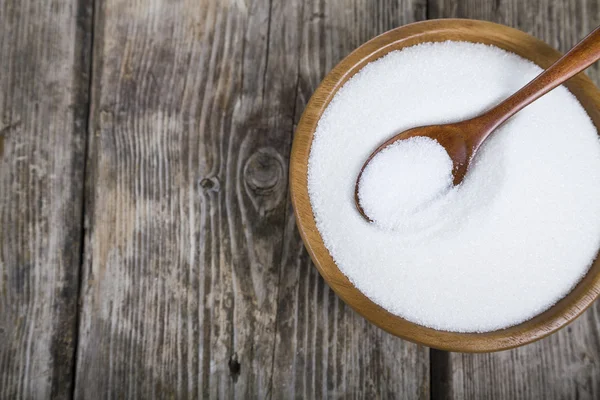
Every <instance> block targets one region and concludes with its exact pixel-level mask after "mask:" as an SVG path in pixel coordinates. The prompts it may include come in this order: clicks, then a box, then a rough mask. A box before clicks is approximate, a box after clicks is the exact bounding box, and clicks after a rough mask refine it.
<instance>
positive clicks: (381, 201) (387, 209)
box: [358, 137, 452, 229]
mask: <svg viewBox="0 0 600 400" xmlns="http://www.w3.org/2000/svg"><path fill="white" fill-rule="evenodd" d="M451 187H452V160H451V159H450V156H448V153H447V152H446V150H445V149H444V148H443V147H442V146H440V144H439V143H438V142H436V141H435V140H433V139H430V138H426V137H414V138H410V139H408V140H399V141H397V142H395V143H393V144H392V145H390V146H388V147H386V148H385V149H383V150H382V151H381V152H379V153H378V154H377V155H376V156H375V157H374V158H373V159H372V160H371V161H370V162H369V164H368V165H367V167H366V168H365V170H364V171H363V174H362V176H361V180H360V184H359V191H358V195H359V199H360V205H361V206H362V208H363V210H364V212H365V214H366V215H368V216H369V218H371V220H372V221H373V222H374V223H376V224H378V225H379V226H381V227H382V228H387V229H399V228H401V227H402V226H403V221H405V220H406V218H407V216H409V215H410V214H414V213H415V212H416V211H417V210H419V209H424V208H426V207H428V206H429V205H430V204H431V203H432V202H433V201H435V200H436V199H437V198H438V197H440V196H442V195H444V194H445V193H446V192H448V190H449V189H450V188H451ZM407 214H408V215H407Z"/></svg>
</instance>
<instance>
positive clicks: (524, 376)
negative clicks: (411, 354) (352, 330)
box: [429, 0, 600, 399]
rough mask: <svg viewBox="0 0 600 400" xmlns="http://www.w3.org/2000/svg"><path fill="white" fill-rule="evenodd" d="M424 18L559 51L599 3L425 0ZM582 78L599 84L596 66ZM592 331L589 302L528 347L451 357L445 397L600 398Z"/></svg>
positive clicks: (597, 308)
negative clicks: (492, 30)
mask: <svg viewBox="0 0 600 400" xmlns="http://www.w3.org/2000/svg"><path fill="white" fill-rule="evenodd" d="M429 15H430V17H431V18H441V17H461V18H477V19H484V20H490V21H495V22H500V23H504V24H507V25H510V26H513V27H516V28H519V29H521V30H524V31H526V32H528V33H530V34H533V35H534V36H537V37H538V38H540V39H542V40H544V41H546V42H547V43H549V44H550V45H551V46H553V47H555V48H557V49H559V50H561V51H563V52H564V51H566V50H568V49H569V48H570V47H571V46H573V45H574V44H575V43H577V41H579V40H581V39H582V38H583V37H584V36H585V35H586V34H587V33H589V32H590V31H592V30H593V29H594V28H595V27H596V26H598V25H599V24H600V8H599V5H598V3H597V2H595V1H586V0H572V1H571V0H559V1H554V2H548V1H543V0H536V1H530V2H522V1H517V0H508V1H499V2H479V1H454V0H430V2H429ZM587 74H588V75H589V76H590V77H591V78H592V79H593V80H594V81H595V83H596V84H597V85H598V84H600V66H598V63H596V65H594V66H592V67H591V68H590V69H588V70H587ZM599 326H600V305H599V304H598V303H597V302H596V304H595V305H594V306H593V307H591V308H590V309H589V310H588V311H587V312H586V313H584V314H583V315H582V316H581V317H580V318H579V319H578V320H576V321H575V322H574V323H573V324H571V325H570V326H569V327H567V328H565V329H563V330H561V331H559V332H558V333H556V334H554V335H552V336H550V337H549V338H546V339H543V340H542V341H539V342H536V343H533V344H531V345H528V346H525V347H521V348H518V349H515V350H511V351H506V352H500V353H494V354H480V355H467V354H452V355H451V356H450V359H449V371H450V376H449V377H448V378H447V379H448V380H449V381H450V384H449V390H448V391H447V392H446V393H445V394H446V396H447V397H448V398H457V399H463V398H470V399H480V398H490V399H505V398H506V399H508V398H511V399H512V398H528V399H567V398H578V399H597V398H600V334H599V331H598V327H599ZM440 363H443V360H440ZM442 397H443V396H442Z"/></svg>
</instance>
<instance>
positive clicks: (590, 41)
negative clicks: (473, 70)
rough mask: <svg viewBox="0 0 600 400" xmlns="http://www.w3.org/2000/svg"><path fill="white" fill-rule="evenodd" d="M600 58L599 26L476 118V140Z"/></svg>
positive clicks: (477, 143) (484, 136) (482, 138)
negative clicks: (477, 133) (527, 81)
mask: <svg viewBox="0 0 600 400" xmlns="http://www.w3.org/2000/svg"><path fill="white" fill-rule="evenodd" d="M599 59H600V27H598V28H596V29H595V30H594V31H593V32H592V33H590V34H589V35H587V36H586V37H585V39H583V40H582V41H581V42H579V43H577V44H576V45H575V47H573V48H572V49H571V50H569V52H568V53H567V54H565V55H564V56H562V57H561V58H560V59H559V60H558V61H556V62H555V63H554V64H552V65H551V66H550V67H549V68H548V69H546V70H545V71H543V72H542V73H541V74H539V75H538V76H537V77H536V78H535V79H534V80H532V81H531V82H529V83H528V84H527V85H526V86H524V87H523V88H521V89H520V90H519V91H517V92H516V93H515V94H513V95H512V96H510V97H509V98H507V99H506V100H504V101H503V102H502V103H500V104H498V105H497V106H495V107H494V108H492V109H491V110H489V111H488V112H486V113H485V114H483V115H481V116H479V117H476V118H475V119H474V120H479V121H477V123H478V125H479V126H480V127H481V128H482V129H480V130H479V132H480V133H479V135H480V136H479V135H478V137H477V138H472V139H474V140H473V141H474V142H476V145H479V144H480V143H481V142H483V141H484V140H485V138H486V137H487V136H488V135H489V134H490V133H491V132H492V131H493V130H494V129H496V128H497V127H498V126H499V125H501V124H502V123H503V122H505V121H506V120H507V119H509V118H510V117H512V116H513V115H514V114H516V113H517V112H518V111H520V110H521V109H523V108H524V107H526V106H527V105H529V104H530V103H532V102H533V101H535V100H537V99H538V98H540V97H542V96H543V95H545V94H546V93H548V92H549V91H551V90H552V89H554V88H556V87H557V86H559V85H560V84H561V83H563V82H565V81H566V80H568V79H569V78H571V77H572V76H574V75H576V74H578V73H579V72H581V71H583V70H584V69H586V68H587V67H589V66H590V65H592V64H593V63H594V62H596V61H598V60H599Z"/></svg>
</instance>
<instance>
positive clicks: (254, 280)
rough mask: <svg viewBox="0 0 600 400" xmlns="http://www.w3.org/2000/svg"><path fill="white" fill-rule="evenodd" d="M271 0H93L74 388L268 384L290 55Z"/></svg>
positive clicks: (170, 390)
mask: <svg viewBox="0 0 600 400" xmlns="http://www.w3.org/2000/svg"><path fill="white" fill-rule="evenodd" d="M278 7H279V6H278V5H275V4H274V3H273V4H271V3H269V2H266V1H262V2H245V1H231V2H223V1H217V0H214V1H213V0H211V1H203V2H200V3H198V2H197V1H161V0H148V1H140V2H130V1H125V0H109V1H105V2H100V3H99V6H98V8H97V10H96V16H97V18H96V28H95V31H96V40H95V46H94V47H95V53H94V56H95V60H94V82H93V111H92V124H91V126H92V129H91V131H90V133H89V134H90V154H91V155H92V157H91V158H90V160H89V163H90V167H89V171H90V184H89V191H90V192H89V193H90V194H89V199H90V202H89V204H87V208H86V218H87V222H88V224H89V230H88V231H87V233H86V253H85V262H84V276H83V288H82V291H83V301H82V307H83V311H82V320H81V328H80V330H81V337H80V342H79V343H80V347H79V358H78V367H77V372H78V373H77V384H76V396H77V397H81V398H97V397H98V396H100V397H118V398H123V397H128V398H153V397H177V398H186V397H189V398H198V397H200V398H203V397H211V398H228V397H237V398H248V397H251V396H252V397H253V396H258V395H260V396H261V397H264V395H265V394H266V388H267V386H268V382H269V381H270V373H271V363H272V357H273V337H274V320H275V308H276V304H275V301H276V291H277V266H276V263H275V261H274V260H279V259H280V256H279V254H280V252H281V240H282V232H283V222H284V214H285V210H286V206H285V201H284V200H285V192H286V189H287V181H286V178H285V177H286V176H287V163H286V162H285V158H284V157H285V155H286V154H287V152H288V148H289V146H290V137H289V132H290V130H291V124H292V111H293V106H294V104H293V100H294V99H293V93H294V88H295V76H296V69H295V66H296V64H297V62H296V48H297V43H296V41H295V38H296V37H297V34H296V33H295V29H296V21H295V19H294V17H293V16H291V17H285V18H287V20H286V24H283V23H282V21H280V22H279V25H277V28H280V27H281V26H282V25H284V26H285V29H286V30H287V31H284V32H281V31H275V30H273V26H275V25H274V24H273V23H272V21H271V19H272V15H279V18H284V13H283V12H282V11H280V10H279V11H278V10H277V8H278ZM290 11H293V10H290V9H288V10H286V12H290ZM272 41H275V42H276V43H271V42H272Z"/></svg>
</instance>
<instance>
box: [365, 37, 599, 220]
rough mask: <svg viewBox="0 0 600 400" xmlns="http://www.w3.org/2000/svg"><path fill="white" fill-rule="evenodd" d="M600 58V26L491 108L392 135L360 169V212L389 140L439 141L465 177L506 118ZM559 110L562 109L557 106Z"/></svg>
mask: <svg viewBox="0 0 600 400" xmlns="http://www.w3.org/2000/svg"><path fill="white" fill-rule="evenodd" d="M599 59H600V27H598V28H596V29H595V30H594V31H593V32H592V33H590V34H589V35H587V36H586V37H585V39H583V40H582V41H581V42H579V43H578V44H576V45H575V47H573V48H572V49H571V50H570V51H569V52H568V53H567V54H565V55H564V56H562V57H561V58H560V59H559V60H558V61H556V62H555V63H554V64H552V65H551V66H550V67H549V68H548V69H546V70H545V71H543V72H542V73H541V74H539V75H538V76H537V77H536V78H535V79H534V80H532V81H531V82H529V83H528V84H527V85H526V86H524V87H523V88H521V90H519V91H518V92H516V93H515V94H513V95H512V96H510V97H509V98H507V99H506V100H504V101H503V102H502V103H500V104H498V105H497V106H495V107H493V108H492V109H490V110H489V111H486V112H485V113H483V114H481V115H479V116H477V117H475V118H472V119H468V120H466V121H461V122H456V123H452V124H444V125H429V126H421V127H417V128H412V129H409V130H407V131H404V132H402V133H399V134H397V135H396V136H394V137H392V138H391V139H389V140H388V141H386V142H385V143H383V144H382V145H381V146H379V147H378V148H377V149H376V150H375V151H374V152H373V153H371V155H370V156H369V158H367V161H365V163H364V165H363V166H362V168H361V169H360V172H359V174H358V178H357V179H356V186H355V189H354V201H355V202H356V208H357V209H358V211H359V212H360V214H361V215H362V216H363V217H365V218H366V219H367V220H369V221H371V219H370V218H369V217H368V216H367V215H366V214H365V212H364V210H363V208H362V207H361V205H360V201H359V199H358V185H359V182H360V178H361V176H362V173H363V171H364V170H365V167H366V166H367V164H369V162H370V161H371V160H372V159H373V157H375V155H377V153H379V152H380V151H381V150H383V149H384V148H386V147H387V146H389V145H390V144H392V143H394V142H396V141H398V140H404V139H408V138H411V137H414V136H426V137H429V138H432V139H435V140H437V141H438V143H439V144H440V145H441V146H442V147H444V148H445V149H446V151H447V152H448V155H449V156H450V159H451V160H452V163H453V169H452V175H453V176H454V185H458V184H460V183H461V182H462V181H463V178H464V177H465V174H466V173H467V169H468V168H469V163H470V162H471V160H472V159H473V156H474V155H475V152H476V151H477V149H478V148H479V146H481V144H482V143H483V141H484V140H485V139H486V138H487V137H488V136H489V135H490V133H492V132H493V131H494V129H496V128H497V127H499V126H500V125H502V124H503V123H504V122H505V121H506V120H507V119H509V118H510V117H512V116H513V115H515V114H516V113H517V112H519V111H520V110H521V109H523V108H524V107H526V106H527V105H529V104H531V103H532V102H534V101H535V100H537V99H539V98H540V97H542V96H543V95H545V94H546V93H548V92H549V91H551V90H552V89H554V88H555V87H557V86H559V85H560V84H562V83H563V82H565V81H566V80H568V79H569V78H571V77H572V76H574V75H576V74H578V73H579V72H581V71H583V70H584V69H586V68H587V67H589V66H590V65H592V64H593V63H594V62H596V61H598V60H599ZM556 112H560V110H556Z"/></svg>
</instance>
